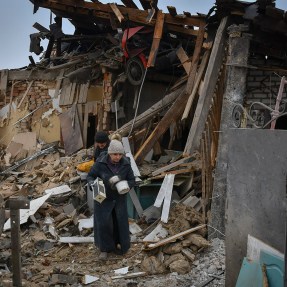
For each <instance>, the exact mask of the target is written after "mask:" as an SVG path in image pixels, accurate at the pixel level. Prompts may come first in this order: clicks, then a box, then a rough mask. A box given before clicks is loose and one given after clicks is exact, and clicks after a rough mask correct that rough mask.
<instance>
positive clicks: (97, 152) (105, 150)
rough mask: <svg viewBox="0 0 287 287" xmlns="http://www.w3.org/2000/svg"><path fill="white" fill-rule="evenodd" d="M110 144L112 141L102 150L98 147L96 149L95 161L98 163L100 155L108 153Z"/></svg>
mask: <svg viewBox="0 0 287 287" xmlns="http://www.w3.org/2000/svg"><path fill="white" fill-rule="evenodd" d="M109 144H110V140H108V141H107V144H106V146H105V147H104V148H102V149H101V148H99V147H96V148H95V149H94V161H96V160H97V158H98V157H99V156H100V155H101V156H102V155H103V154H104V153H106V152H107V151H108V148H109Z"/></svg>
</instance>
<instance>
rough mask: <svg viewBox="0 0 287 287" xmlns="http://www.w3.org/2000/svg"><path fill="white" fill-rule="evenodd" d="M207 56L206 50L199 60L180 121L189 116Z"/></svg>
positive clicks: (208, 51) (208, 52)
mask: <svg viewBox="0 0 287 287" xmlns="http://www.w3.org/2000/svg"><path fill="white" fill-rule="evenodd" d="M209 54H210V50H207V51H205V53H204V55H203V57H202V60H201V63H200V67H199V70H198V72H197V74H196V80H195V83H194V86H193V89H192V92H191V94H190V97H189V98H188V101H187V104H186V106H185V109H184V112H183V115H182V117H181V120H182V121H184V120H186V119H187V117H188V115H189V111H190V109H191V106H192V104H193V101H194V99H195V95H196V94H197V91H198V87H199V84H200V81H201V78H202V75H203V72H204V70H205V68H206V65H207V61H208V59H209Z"/></svg>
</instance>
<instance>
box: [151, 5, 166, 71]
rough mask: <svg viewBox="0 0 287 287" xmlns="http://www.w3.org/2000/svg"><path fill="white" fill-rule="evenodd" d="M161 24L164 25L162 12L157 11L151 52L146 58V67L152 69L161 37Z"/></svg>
mask: <svg viewBox="0 0 287 287" xmlns="http://www.w3.org/2000/svg"><path fill="white" fill-rule="evenodd" d="M163 24H164V13H162V10H159V11H158V12H157V17H156V24H155V28H154V34H153V41H152V46H151V50H150V53H149V57H148V62H147V67H154V64H155V59H156V56H157V52H158V47H159V44H160V40H161V37H162V31H163Z"/></svg>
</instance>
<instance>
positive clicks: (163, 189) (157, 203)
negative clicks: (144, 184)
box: [153, 174, 168, 207]
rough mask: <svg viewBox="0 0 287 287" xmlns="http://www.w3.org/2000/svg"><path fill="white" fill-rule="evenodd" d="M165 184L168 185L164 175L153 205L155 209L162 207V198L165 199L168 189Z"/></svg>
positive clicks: (166, 176)
mask: <svg viewBox="0 0 287 287" xmlns="http://www.w3.org/2000/svg"><path fill="white" fill-rule="evenodd" d="M167 183H168V175H167V174H166V175H165V177H164V180H163V182H162V184H161V186H160V189H159V192H158V194H157V197H156V199H155V202H154V204H153V205H154V206H155V207H160V206H161V205H162V203H163V200H164V197H165V193H166V189H167V188H168V186H167Z"/></svg>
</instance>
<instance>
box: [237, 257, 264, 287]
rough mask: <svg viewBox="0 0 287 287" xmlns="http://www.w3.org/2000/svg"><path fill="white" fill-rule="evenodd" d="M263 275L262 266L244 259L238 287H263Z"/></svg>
mask: <svg viewBox="0 0 287 287" xmlns="http://www.w3.org/2000/svg"><path fill="white" fill-rule="evenodd" d="M262 286H263V274H262V270H261V265H260V263H258V262H253V261H250V260H248V259H247V258H246V257H245V258H244V259H243V262H242V266H241V269H240V272H239V276H238V279H237V282H236V287H262Z"/></svg>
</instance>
